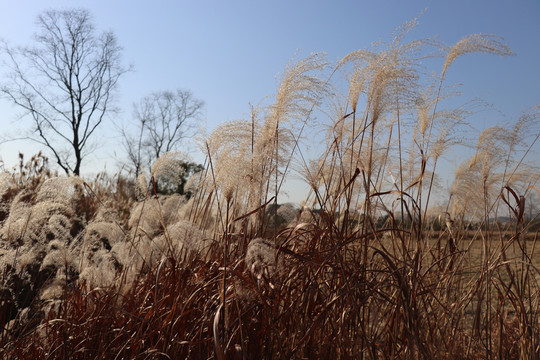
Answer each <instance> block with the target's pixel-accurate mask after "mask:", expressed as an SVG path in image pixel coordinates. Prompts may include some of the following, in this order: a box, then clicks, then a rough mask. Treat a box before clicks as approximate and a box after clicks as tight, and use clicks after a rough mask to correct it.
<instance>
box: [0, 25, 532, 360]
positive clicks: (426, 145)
mask: <svg viewBox="0 0 540 360" xmlns="http://www.w3.org/2000/svg"><path fill="white" fill-rule="evenodd" d="M414 26H415V21H412V22H411V23H408V24H405V25H404V26H402V27H400V28H398V29H397V30H396V31H395V33H394V34H393V36H392V39H391V41H390V42H389V43H382V42H379V43H376V44H374V45H373V46H372V47H371V48H370V49H360V50H357V51H353V52H352V53H350V54H348V55H346V56H345V57H344V58H343V59H342V60H341V61H339V62H338V63H337V64H335V65H331V64H330V63H328V62H327V61H326V60H325V58H324V56H323V55H322V54H312V55H310V56H308V57H307V58H305V59H301V60H299V61H296V62H293V63H291V64H289V65H288V66H287V68H286V69H285V71H284V73H283V74H282V76H281V78H280V81H279V86H278V90H277V92H276V94H275V96H274V97H273V98H271V100H270V101H268V102H267V103H261V104H260V105H259V106H257V107H252V108H251V116H250V118H248V119H243V120H238V121H230V122H226V123H224V124H221V125H219V126H218V127H217V128H216V129H215V130H214V131H212V132H211V133H210V134H209V135H208V136H206V137H202V138H201V142H200V145H201V149H202V152H203V153H204V155H205V162H204V166H203V170H202V171H200V172H197V173H195V174H193V175H191V177H190V178H189V179H188V181H187V183H186V184H185V189H186V190H189V194H190V195H189V196H186V195H181V194H178V193H173V194H171V193H167V194H165V193H163V192H160V190H159V189H160V186H163V184H168V185H167V186H168V187H169V188H174V186H175V182H178V181H181V178H182V171H183V169H182V168H181V167H179V166H178V164H179V163H178V160H179V157H181V156H182V155H180V154H178V153H176V154H171V153H168V154H165V155H164V156H162V157H161V158H160V159H158V160H157V161H156V163H155V164H154V167H153V169H152V171H151V173H150V174H146V175H141V176H139V178H138V179H137V180H135V181H128V180H125V179H124V178H123V177H120V176H118V177H117V178H112V179H110V178H107V177H105V176H103V177H101V178H98V179H95V180H94V181H93V182H85V181H84V180H82V179H78V178H59V177H55V176H52V175H45V174H35V175H33V176H32V180H31V181H30V182H28V181H27V180H25V181H26V182H25V181H23V182H22V183H20V182H18V175H17V173H16V172H15V173H5V174H3V175H1V177H0V196H1V197H2V200H3V202H2V204H3V205H2V207H1V208H0V215H1V216H2V218H1V219H0V221H2V223H1V224H2V230H1V232H0V235H1V238H0V240H1V244H2V245H1V248H0V264H2V267H1V268H0V271H2V272H1V274H2V275H1V277H0V279H1V280H2V283H1V288H0V290H1V294H2V303H1V304H0V306H1V307H0V329H1V330H2V333H1V335H0V344H1V347H0V348H1V349H2V350H0V354H1V356H2V357H4V358H21V359H22V358H28V357H30V356H32V357H36V358H80V359H94V358H118V359H120V358H156V359H161V358H163V359H169V358H171V359H172V358H195V359H208V358H217V359H255V358H256V359H305V358H308V359H311V358H320V359H327V358H339V359H379V358H385V359H386V358H388V359H433V358H436V359H491V358H498V359H510V358H512V359H514V358H515V359H538V358H539V357H540V338H539V337H540V328H539V324H540V317H539V311H540V303H539V301H540V299H539V294H540V288H539V283H538V281H539V280H540V274H539V272H538V268H539V266H540V264H539V262H540V261H539V259H540V258H539V256H538V255H537V250H536V241H537V239H538V229H539V228H538V224H539V219H538V215H539V214H538V208H537V207H536V208H535V207H534V205H535V204H534V201H538V195H539V194H538V193H539V191H538V189H539V186H538V181H539V175H538V174H539V173H540V172H539V171H538V164H537V163H534V161H531V159H532V160H534V156H531V155H532V154H533V152H534V144H535V143H536V142H537V140H538V135H533V136H531V134H538V133H539V131H538V130H539V129H538V108H533V109H532V110H530V111H528V112H526V113H524V114H523V115H522V116H521V117H520V118H519V119H518V120H517V121H516V122H515V123H511V124H508V125H500V126H495V127H491V128H488V129H485V130H484V131H483V132H482V133H481V134H479V136H478V140H477V142H476V144H472V145H471V148H472V149H474V151H473V155H472V156H471V158H470V159H467V160H466V161H464V162H463V163H462V164H461V165H460V166H459V167H458V169H457V171H456V173H455V178H454V180H453V184H452V186H451V189H450V193H449V194H448V195H447V198H446V197H444V196H446V194H442V191H441V187H440V186H439V183H440V178H439V176H438V173H439V172H440V168H441V167H443V165H442V164H443V162H444V156H445V155H446V154H447V153H448V152H449V150H450V149H453V148H454V147H456V146H458V145H460V144H462V142H463V139H462V136H461V134H460V132H462V131H463V129H464V128H465V126H467V117H468V116H469V115H470V114H471V112H472V110H473V109H474V108H473V107H472V106H471V105H470V104H469V103H467V102H465V103H464V105H461V106H457V107H455V106H454V107H452V104H455V103H456V101H457V99H456V97H455V95H456V93H455V91H454V89H455V87H454V86H453V85H452V84H447V83H446V78H447V74H448V72H449V71H451V65H452V64H453V63H454V62H455V61H458V59H459V57H461V56H463V55H465V54H470V53H488V54H492V55H500V56H508V55H511V54H512V53H511V51H510V49H509V48H508V47H507V46H506V45H505V44H504V43H503V42H502V40H501V39H500V38H497V37H495V36H491V35H472V36H468V37H466V38H464V39H462V40H460V41H459V42H457V43H456V44H455V45H453V46H446V45H444V44H442V43H440V42H438V41H437V40H435V39H422V40H413V41H406V38H407V37H408V36H409V33H410V32H411V30H412V29H413V28H414ZM435 61H439V62H440V71H439V72H438V74H434V73H433V72H431V71H429V70H428V69H426V68H425V67H424V65H423V64H424V63H433V62H435ZM343 84H345V86H343ZM307 134H309V135H310V136H311V137H316V138H317V139H322V140H321V144H322V145H323V146H320V147H317V148H315V149H314V148H308V147H307V146H306V145H307V142H306V141H305V136H306V135H307ZM535 136H536V137H535ZM293 172H296V174H297V176H298V177H301V178H303V179H304V180H305V187H306V189H307V190H308V193H307V195H306V199H305V201H304V202H303V203H302V204H298V205H292V204H283V203H282V200H281V199H283V198H284V195H283V184H284V182H285V181H286V180H287V179H288V178H290V177H291V173H293ZM30 183H31V184H32V185H31V186H30V185H26V184H30ZM21 184H22V185H21ZM160 184H161V185H160ZM60 188H61V189H64V191H63V197H56V196H52V195H51V194H53V193H54V192H55V191H58V190H57V189H60ZM68 188H69V189H71V190H70V191H66V189H68ZM441 199H443V200H441ZM4 200H5V201H4ZM436 201H437V202H438V204H433V203H434V202H436ZM39 214H42V215H39ZM40 231H41V232H45V233H44V234H42V233H40ZM35 244H40V245H39V246H35ZM29 254H38V255H35V256H34V255H29ZM32 256H33V257H32ZM37 280H39V281H37ZM31 283H32V284H33V285H30V284H31Z"/></svg>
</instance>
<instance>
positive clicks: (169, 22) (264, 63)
mask: <svg viewBox="0 0 540 360" xmlns="http://www.w3.org/2000/svg"><path fill="white" fill-rule="evenodd" d="M0 4H1V5H0V38H3V39H5V40H7V41H8V42H9V43H10V44H11V45H27V44H30V43H31V37H32V34H33V32H34V31H35V30H36V26H35V25H34V24H35V19H36V16H37V15H38V14H39V13H41V12H42V11H43V10H46V9H50V8H54V9H62V8H66V7H84V8H87V9H89V10H90V11H91V12H92V14H93V16H94V18H95V21H96V27H97V29H98V30H112V31H114V32H115V34H116V35H117V37H118V41H119V43H120V45H121V46H122V47H123V48H124V51H123V60H124V63H125V64H132V65H133V66H134V69H135V71H134V72H132V73H129V74H127V75H126V76H125V77H124V78H123V79H122V81H121V84H120V89H119V90H120V91H119V93H118V102H117V105H118V106H119V107H120V108H121V110H122V112H121V113H120V114H119V115H118V116H116V119H115V120H116V121H117V122H123V123H127V122H129V120H130V117H131V113H132V104H133V102H135V101H138V100H139V99H140V98H141V97H143V96H145V95H148V94H149V93H151V92H154V91H157V90H165V89H171V90H172V89H176V88H183V89H189V90H191V91H192V92H193V93H194V95H195V96H196V97H198V98H200V99H201V100H204V101H205V103H206V106H205V114H204V118H205V121H206V125H207V128H208V129H209V130H211V129H213V128H214V127H215V126H216V124H219V123H220V122H223V121H227V120H235V119H239V118H243V117H244V116H245V115H246V114H247V113H248V111H249V103H253V104H256V103H258V102H259V101H260V100H261V99H263V98H264V97H266V96H269V95H272V94H273V93H274V92H275V90H276V88H277V85H278V77H279V75H280V73H281V72H282V71H283V70H284V68H285V66H286V65H287V63H288V62H289V61H290V60H291V59H292V58H293V57H295V58H297V59H299V58H302V57H304V56H306V55H308V54H309V53H311V52H319V51H322V52H326V53H327V57H328V60H329V61H332V62H334V63H335V62H336V61H337V60H338V59H340V58H342V57H343V56H345V55H346V54H348V53H349V52H351V51H353V50H356V49H359V48H367V47H369V45H370V44H371V43H373V42H375V41H377V40H383V41H389V40H390V38H391V33H392V30H393V29H394V28H396V27H397V26H399V25H401V24H403V23H405V22H407V21H409V20H411V19H412V18H414V17H415V16H417V15H418V14H420V13H421V12H422V11H423V10H424V9H427V11H426V12H425V14H424V15H423V16H422V17H421V18H420V19H419V25H418V27H417V28H416V29H415V30H414V31H413V32H412V34H411V35H410V37H411V39H414V38H423V37H430V36H435V35H437V36H438V39H439V40H441V41H443V42H446V43H448V44H453V43H455V42H457V41H458V40H459V39H460V38H461V37H463V36H466V35H469V34H473V33H488V34H496V35H499V36H502V37H503V38H504V40H505V42H506V43H507V44H508V45H509V46H510V47H511V49H512V50H513V51H514V52H515V53H516V55H517V56H515V57H507V58H499V57H495V56H489V55H482V54H480V55H472V56H467V57H463V58H461V59H459V60H458V61H457V62H456V63H455V64H454V65H453V66H452V68H451V74H450V78H449V79H448V80H449V81H450V82H460V83H463V84H464V87H463V89H462V90H463V91H464V99H470V98H473V97H481V98H483V99H484V100H486V101H487V102H489V103H492V104H493V105H494V106H495V107H496V108H497V109H498V110H500V111H501V112H502V114H504V115H501V114H499V113H495V112H483V113H480V114H477V115H475V116H476V118H475V119H472V122H473V124H474V123H476V124H478V127H480V128H481V127H485V126H490V125H495V124H496V123H498V122H502V121H505V120H507V119H508V118H515V117H517V116H519V114H520V112H521V111H523V110H525V109H527V108H530V107H532V106H533V105H536V104H539V103H540V66H539V64H540V1H539V0H514V1H502V0H481V1H471V0H457V1H434V0H432V1H427V0H406V1H405V0H392V1H360V0H357V1H352V0H350V1H337V0H336V1H330V0H327V1H322V0H277V1H276V0H272V1H270V0H267V1H262V0H260V1H256V0H249V1H248V0H242V1H240V0H227V1H221V0H220V1H217V0H216V1H210V0H197V1H195V0H190V1H180V0H176V1H172V0H158V1H140V0H131V1H119V0H116V1H111V0H93V1H80V0H79V1H77V0H71V1H60V0H23V1H7V0H2V1H1V2H0ZM15 110H16V109H15V108H13V107H12V106H10V105H9V104H8V103H6V102H3V101H0V125H1V128H2V129H4V130H0V131H5V129H14V128H18V127H19V126H21V125H24V123H21V122H17V123H14V122H13V121H14V120H15V119H16V117H15V114H16V111H15ZM505 116H506V117H507V118H506V119H505ZM117 135H118V134H117V132H116V130H115V129H114V127H112V126H110V125H107V126H105V127H104V128H102V132H101V133H100V135H99V136H100V137H101V139H100V144H103V145H102V146H100V149H99V150H98V151H96V153H95V154H93V155H92V156H90V157H89V158H88V159H87V162H86V163H83V167H84V166H86V167H92V168H95V169H103V168H105V167H106V168H107V170H110V169H115V168H116V166H117V162H116V160H115V159H122V156H123V154H122V153H121V147H120V146H119V145H118V144H119V140H120V139H119V138H118V137H117ZM35 149H36V148H35V147H33V145H30V144H28V143H23V142H15V143H9V144H3V145H0V155H1V157H2V159H3V160H4V162H5V163H6V165H7V167H10V166H12V165H13V164H14V163H15V161H16V156H17V153H18V151H22V152H24V153H25V154H26V155H27V156H30V155H31V153H32V152H33V151H35ZM83 171H84V169H83Z"/></svg>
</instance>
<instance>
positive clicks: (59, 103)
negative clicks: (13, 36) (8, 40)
mask: <svg viewBox="0 0 540 360" xmlns="http://www.w3.org/2000/svg"><path fill="white" fill-rule="evenodd" d="M37 23H38V26H39V28H40V31H39V32H38V33H37V34H36V35H35V46H33V47H22V48H10V47H8V46H7V45H6V46H5V52H6V54H8V60H9V63H8V67H9V69H10V74H11V77H10V81H9V82H7V83H6V84H2V86H1V87H0V96H3V97H5V98H7V99H8V100H10V101H11V102H13V103H14V104H16V105H18V106H19V107H21V108H22V109H23V110H25V111H26V113H27V114H28V115H30V117H31V118H32V120H33V130H34V132H35V137H32V139H33V140H34V141H37V142H39V143H41V144H44V145H45V146H46V147H47V148H49V150H50V151H51V152H52V153H53V155H54V157H55V159H56V162H57V164H58V165H59V166H60V167H61V168H62V169H63V170H64V171H65V172H66V173H68V174H69V173H73V174H76V175H78V174H79V173H80V168H81V162H82V160H83V158H84V153H85V151H84V150H85V148H86V147H87V146H88V141H89V139H90V138H91V136H92V135H93V134H94V132H95V130H96V129H97V128H98V127H99V126H100V125H101V124H102V122H103V120H104V118H105V116H106V114H107V113H108V111H109V109H110V102H111V99H112V95H113V91H114V90H115V88H116V86H117V83H118V80H119V79H120V77H121V76H122V75H123V74H124V73H126V72H127V71H128V70H129V69H128V68H124V67H123V66H122V65H121V61H120V53H121V50H122V49H121V48H120V46H118V44H117V41H116V37H115V36H114V34H113V33H111V32H104V33H103V34H101V35H99V36H97V34H96V32H95V29H94V25H93V22H92V19H91V16H90V13H89V12H88V11H87V10H81V9H76V10H66V11H55V10H51V11H46V12H44V13H43V14H41V15H40V16H39V17H38V21H37ZM66 147H69V148H70V149H71V150H70V151H69V152H68V153H64V152H63V151H62V150H61V149H64V148H66Z"/></svg>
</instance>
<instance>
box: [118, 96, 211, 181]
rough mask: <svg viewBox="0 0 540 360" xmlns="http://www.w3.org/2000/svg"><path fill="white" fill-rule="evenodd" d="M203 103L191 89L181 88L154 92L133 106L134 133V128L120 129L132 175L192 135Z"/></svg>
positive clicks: (177, 146) (137, 173)
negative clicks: (134, 132) (132, 171)
mask: <svg viewBox="0 0 540 360" xmlns="http://www.w3.org/2000/svg"><path fill="white" fill-rule="evenodd" d="M203 106H204V102H203V101H201V100H198V99H196V98H195V97H194V96H193V94H192V93H191V92H190V91H187V90H180V89H178V90H176V91H175V92H172V91H159V92H156V93H153V94H151V95H149V96H146V97H144V98H143V99H142V100H141V101H140V102H139V103H138V104H135V105H134V118H135V121H136V124H137V125H136V127H135V129H136V135H132V134H130V132H131V131H133V130H131V131H127V130H123V131H122V135H123V138H124V147H125V149H126V152H127V155H128V160H129V162H130V164H131V166H132V167H133V169H134V171H135V175H139V174H140V173H141V170H142V167H143V166H144V165H151V164H152V163H153V162H154V161H155V160H156V159H157V158H159V157H160V156H161V155H163V154H164V153H166V152H169V151H174V150H178V148H179V146H180V144H181V143H182V141H183V140H184V139H186V138H188V137H191V136H193V135H194V130H195V125H196V123H195V121H196V120H197V118H198V117H199V115H200V114H201V110H202V107H203ZM131 129H133V127H132V128H131Z"/></svg>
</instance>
